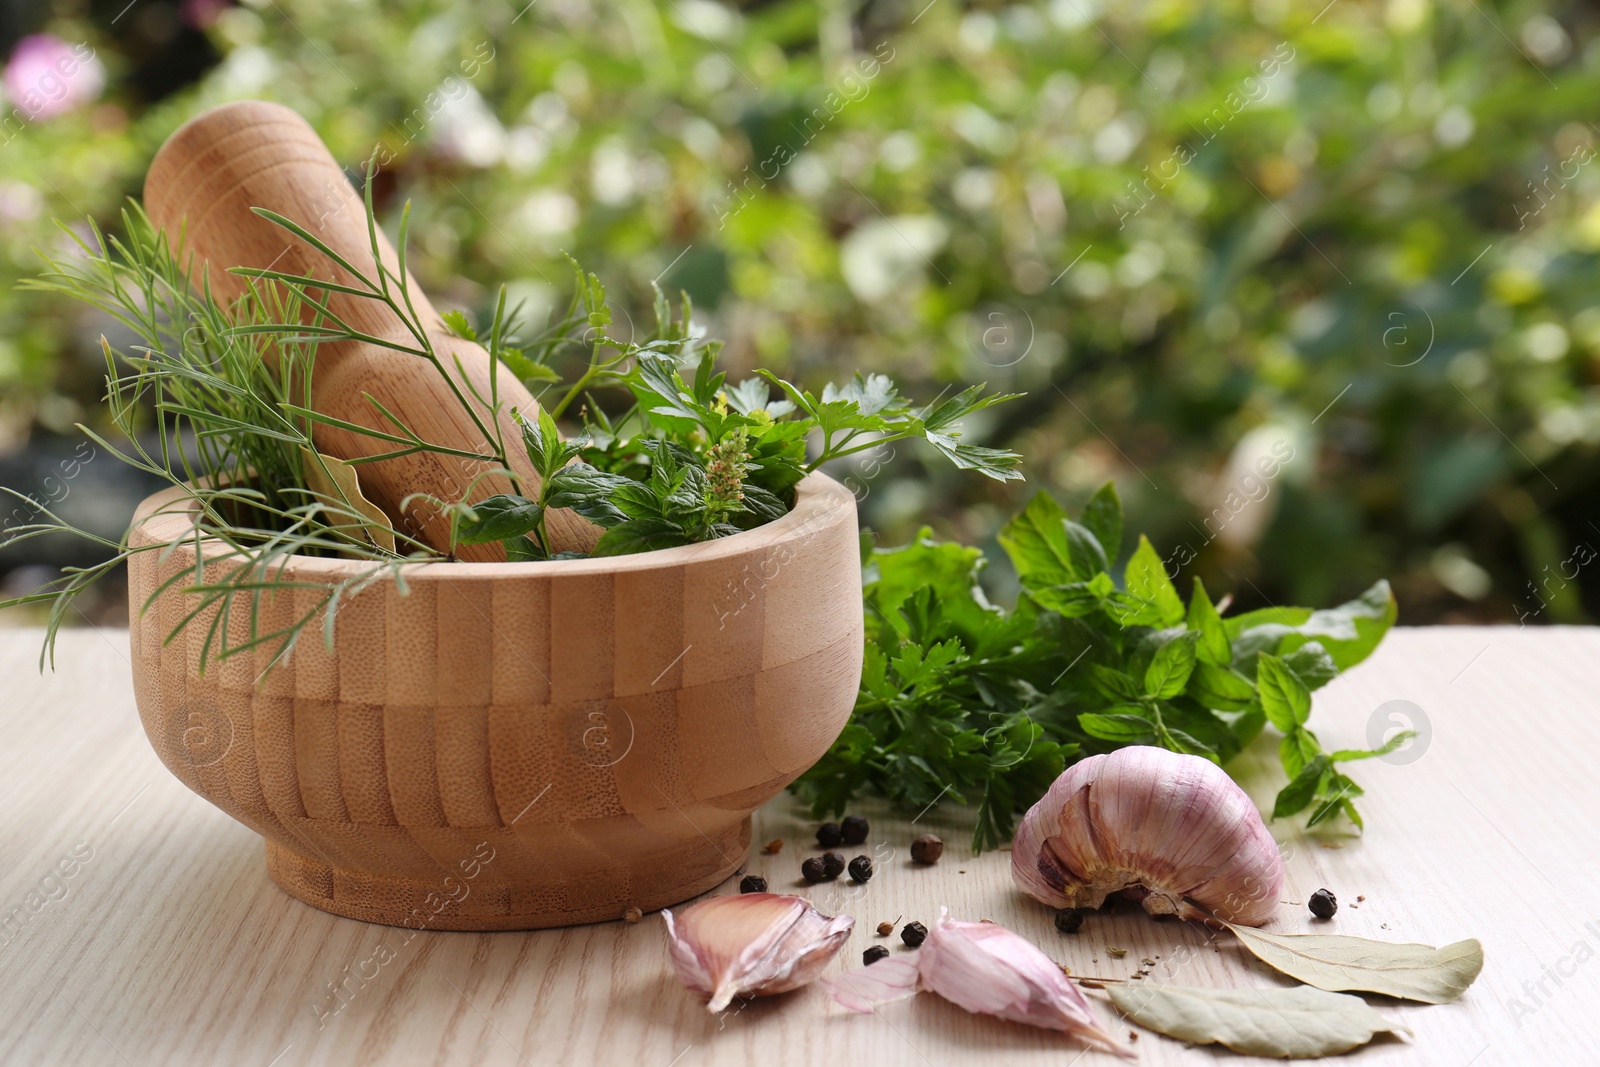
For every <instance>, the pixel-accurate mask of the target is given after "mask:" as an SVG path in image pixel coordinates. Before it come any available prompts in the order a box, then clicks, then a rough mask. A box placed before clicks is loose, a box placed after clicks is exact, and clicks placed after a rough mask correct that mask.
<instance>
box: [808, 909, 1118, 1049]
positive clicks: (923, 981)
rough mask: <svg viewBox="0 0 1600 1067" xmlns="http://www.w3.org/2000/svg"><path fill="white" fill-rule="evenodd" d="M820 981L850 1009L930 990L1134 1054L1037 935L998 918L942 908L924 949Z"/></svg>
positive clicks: (1004, 1016)
mask: <svg viewBox="0 0 1600 1067" xmlns="http://www.w3.org/2000/svg"><path fill="white" fill-rule="evenodd" d="M822 985H823V988H825V989H827V991H828V994H829V995H830V996H832V997H833V999H834V1000H835V1001H837V1002H838V1003H840V1004H842V1005H844V1006H845V1007H846V1008H849V1009H850V1010H851V1011H857V1012H864V1013H865V1012H873V1011H876V1010H877V1009H878V1008H879V1007H881V1006H883V1005H885V1004H891V1003H893V1002H894V1001H897V1000H904V999H905V998H906V997H909V996H913V995H915V994H916V993H918V992H922V991H924V990H925V991H927V992H929V993H935V994H937V995H939V996H941V997H943V998H944V999H945V1000H948V1001H950V1002H951V1003H952V1004H955V1005H957V1006H959V1007H962V1008H965V1009H966V1010H967V1011H970V1012H974V1013H981V1014H984V1015H993V1016H996V1017H998V1018H1001V1019H1005V1020H1007V1021H1009V1022H1014V1023H1023V1024H1024V1025H1027V1026H1037V1027H1040V1028H1042V1029H1045V1030H1057V1031H1060V1032H1061V1033H1064V1034H1066V1035H1067V1036H1069V1037H1071V1038H1073V1039H1075V1040H1077V1041H1080V1042H1082V1043H1084V1044H1085V1045H1088V1046H1090V1047H1091V1048H1098V1049H1102V1050H1104V1051H1106V1052H1113V1053H1116V1054H1117V1055H1119V1056H1126V1057H1129V1058H1132V1057H1133V1052H1132V1050H1130V1049H1129V1048H1127V1047H1126V1046H1125V1045H1122V1044H1120V1043H1119V1042H1118V1041H1117V1039H1116V1038H1114V1037H1112V1036H1111V1032H1110V1031H1109V1030H1107V1029H1105V1027H1103V1026H1101V1025H1100V1023H1099V1021H1098V1020H1096V1018H1095V1014H1094V1009H1093V1008H1092V1007H1090V1005H1089V1001H1088V1000H1087V999H1085V998H1084V995H1083V994H1082V993H1081V992H1079V990H1078V987H1077V986H1076V985H1074V984H1073V983H1072V981H1071V979H1069V978H1068V977H1067V976H1066V974H1064V973H1063V972H1062V970H1061V967H1060V966H1059V965H1057V964H1056V963H1055V962H1054V961H1053V960H1051V959H1050V957H1049V956H1046V955H1045V954H1044V953H1043V952H1041V951H1039V949H1038V948H1037V947H1035V946H1034V945H1033V943H1032V942H1030V941H1028V940H1027V939H1025V938H1023V937H1022V936H1021V935H1019V934H1015V933H1012V932H1011V931H1010V930H1007V929H1006V928H1005V927H1003V926H997V925H995V924H994V923H989V922H977V923H968V922H956V921H955V920H954V919H952V918H950V909H949V908H940V909H939V921H938V922H937V923H935V924H934V927H933V929H931V930H929V931H928V939H927V940H926V941H924V942H923V943H922V947H921V948H919V949H917V950H915V951H914V952H910V953H907V954H905V955H903V956H896V957H891V958H890V959H886V960H879V961H878V962H877V963H875V964H873V965H872V966H870V967H862V968H861V969H859V970H855V971H849V972H847V973H845V974H841V975H838V976H836V977H834V978H824V979H823V980H822Z"/></svg>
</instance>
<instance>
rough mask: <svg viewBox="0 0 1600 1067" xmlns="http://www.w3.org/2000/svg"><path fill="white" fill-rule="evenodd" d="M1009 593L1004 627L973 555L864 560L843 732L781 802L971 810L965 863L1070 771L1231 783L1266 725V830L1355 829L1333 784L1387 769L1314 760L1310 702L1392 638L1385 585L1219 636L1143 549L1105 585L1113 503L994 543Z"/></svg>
mask: <svg viewBox="0 0 1600 1067" xmlns="http://www.w3.org/2000/svg"><path fill="white" fill-rule="evenodd" d="M1000 542H1001V545H1002V546H1003V547H1004V549H1005V551H1006V553H1007V555H1009V556H1010V558H1011V562H1012V564H1013V566H1014V567H1015V568H1016V571H1017V574H1018V576H1019V577H1020V579H1021V581H1022V586H1023V595H1022V597H1021V599H1020V602H1019V603H1018V605H1017V608H1016V610H1015V611H1006V610H1004V609H1002V608H999V607H996V606H995V605H993V604H991V603H989V602H988V600H987V599H986V598H985V596H984V594H983V591H982V589H981V587H980V586H979V584H978V574H979V571H980V570H981V568H982V567H983V565H984V559H983V554H982V552H981V551H980V550H978V549H976V548H970V547H967V546H963V545H959V544H951V543H948V542H940V541H936V540H934V539H933V537H932V536H931V532H930V531H928V530H923V531H922V532H921V533H920V534H919V535H918V537H917V539H916V540H915V541H913V542H912V543H911V544H909V545H906V546H904V547H901V548H890V549H878V548H870V547H868V548H866V549H864V554H865V559H866V564H865V571H864V574H863V585H864V599H865V606H866V631H867V647H866V659H865V667H864V668H863V671H862V679H861V690H860V693H859V695H858V697H857V701H856V707H855V712H854V714H853V716H852V718H851V721H850V723H849V725H847V726H846V727H845V729H844V732H843V733H842V734H841V735H840V736H839V739H838V740H837V741H836V742H835V743H834V745H833V747H832V748H831V749H830V750H829V751H828V754H827V755H826V756H824V757H823V759H822V760H821V762H819V763H818V764H817V765H816V766H815V767H813V768H812V769H811V770H810V771H809V772H807V773H806V774H805V776H803V777H802V778H801V779H800V781H799V782H798V783H796V785H795V788H796V790H797V791H799V792H800V793H801V795H802V796H804V797H806V798H807V799H809V800H810V801H811V803H812V805H813V807H814V809H815V811H816V813H817V814H819V815H820V814H822V813H824V812H835V813H837V812H842V811H843V810H844V808H845V805H846V804H847V803H848V801H849V800H850V798H851V797H853V796H854V795H856V794H857V793H858V792H860V791H862V790H866V789H872V790H875V791H877V792H880V793H883V794H885V795H887V796H889V797H890V798H891V799H893V800H895V801H897V802H901V803H903V804H905V805H907V806H911V807H914V808H922V807H926V806H928V805H931V804H933V803H936V802H939V801H941V800H951V801H954V802H956V803H969V802H976V803H977V805H978V823H977V826H976V828H975V830H974V833H973V847H974V848H977V849H982V848H986V847H994V846H997V845H999V844H1001V843H1003V842H1004V841H1006V840H1008V839H1009V838H1010V836H1011V833H1012V829H1013V826H1014V823H1015V817H1016V815H1017V813H1018V812H1021V811H1024V810H1026V809H1027V807H1028V806H1030V805H1031V804H1033V803H1034V802H1035V801H1036V800H1038V799H1039V797H1040V796H1041V795H1043V793H1044V791H1045V790H1046V789H1047V788H1048V787H1049V785H1050V783H1051V782H1053V781H1054V780H1055V778H1056V777H1057V776H1058V775H1059V774H1060V773H1061V771H1062V770H1063V769H1064V768H1065V766H1066V765H1067V764H1069V763H1071V762H1074V761H1076V760H1078V759H1081V758H1083V757H1084V756H1088V755H1093V754H1095V753H1100V752H1109V751H1112V750H1114V749H1117V748H1121V747H1123V746H1125V745H1159V746H1161V747H1163V748H1167V749H1171V750H1172V751H1174V752H1187V753H1190V754H1193V755H1198V756H1203V757H1205V758H1207V759H1210V760H1212V761H1214V762H1217V763H1221V764H1226V763H1227V761H1228V760H1230V759H1232V758H1233V757H1234V756H1237V755H1238V754H1239V752H1240V751H1241V750H1243V748H1244V747H1245V746H1246V745H1248V744H1250V742H1251V741H1253V740H1255V739H1256V737H1257V736H1259V735H1260V733H1261V732H1262V730H1263V729H1264V728H1265V726H1266V725H1267V724H1269V723H1270V724H1271V725H1272V726H1273V727H1275V728H1276V729H1277V730H1278V731H1279V732H1281V733H1282V734H1283V737H1282V740H1281V741H1280V743H1279V746H1278V749H1279V755H1280V757H1281V759H1282V762H1283V766H1284V769H1285V770H1286V771H1287V773H1288V776H1289V778H1290V781H1289V784H1288V785H1287V786H1286V787H1285V788H1284V789H1283V791H1282V792H1281V793H1279V795H1278V798H1277V803H1276V805H1275V807H1274V810H1273V815H1274V817H1283V816H1288V815H1293V814H1296V813H1298V812H1300V811H1303V810H1305V809H1307V808H1310V809H1311V815H1310V823H1311V824H1312V825H1316V824H1317V823H1321V822H1324V821H1326V820H1328V819H1331V818H1333V817H1335V816H1336V815H1339V814H1341V813H1342V814H1343V815H1345V816H1346V817H1348V818H1349V819H1350V820H1352V821H1353V822H1354V823H1356V824H1357V825H1358V826H1359V825H1360V823H1361V816H1360V814H1359V813H1358V812H1357V810H1356V807H1355V804H1354V798H1355V797H1358V796H1360V795H1361V789H1360V787H1359V786H1357V785H1356V783H1355V782H1354V781H1352V780H1351V779H1350V778H1349V777H1348V776H1347V775H1346V774H1344V773H1343V772H1342V771H1341V770H1339V765H1340V764H1343V763H1347V762H1350V761H1352V760H1359V759H1366V758H1368V757H1371V756H1376V755H1382V754H1384V753H1386V752H1390V751H1393V750H1394V749H1395V748H1398V747H1399V746H1400V745H1402V744H1404V743H1405V742H1406V741H1407V740H1408V739H1409V737H1410V734H1409V733H1404V734H1399V735H1396V736H1395V737H1394V738H1392V739H1391V740H1390V741H1389V742H1388V743H1387V744H1386V745H1384V746H1383V748H1381V749H1375V750H1339V751H1334V752H1325V751H1323V749H1322V746H1321V744H1320V743H1319V742H1318V740H1317V737H1316V735H1315V734H1314V733H1312V732H1311V730H1310V729H1308V728H1307V726H1306V720H1307V717H1308V716H1309V714H1310V711H1311V693H1312V691H1313V690H1315V689H1317V688H1319V687H1321V686H1323V685H1326V684H1327V683H1328V682H1329V681H1331V680H1332V679H1333V678H1334V677H1335V676H1337V675H1338V674H1339V672H1341V671H1343V670H1346V669H1348V668H1349V667H1351V666H1354V665H1355V664H1357V663H1359V662H1361V661H1362V660H1363V659H1365V658H1366V657H1367V656H1368V655H1369V654H1370V653H1371V652H1372V650H1373V648H1374V647H1376V646H1377V644H1378V642H1379V641H1380V640H1381V639H1382V638H1383V635H1384V634H1385V633H1386V632H1387V631H1388V629H1389V627H1390V626H1391V625H1392V624H1393V622H1394V619H1395V611H1396V609H1395V603H1394V598H1393V597H1392V595H1391V594H1390V592H1389V584H1388V583H1387V582H1384V581H1380V582H1378V583H1377V584H1375V585H1374V586H1372V588H1370V589H1368V590H1367V591H1366V592H1365V593H1363V594H1362V595H1361V596H1360V597H1358V598H1357V599H1355V600H1353V601H1351V602H1349V603H1348V604H1344V605H1342V606H1340V607H1337V608H1332V609H1328V610H1322V611H1312V610H1310V609H1308V608H1265V609H1262V610H1260V611H1252V612H1248V613H1246V614H1243V615H1239V616H1235V617H1233V618H1224V617H1223V615H1222V614H1221V613H1220V612H1219V611H1218V609H1217V607H1216V606H1215V605H1214V604H1213V603H1212V601H1211V598H1210V597H1209V595H1208V594H1207V592H1206V589H1205V586H1204V585H1203V584H1202V583H1201V582H1200V581H1199V580H1198V579H1196V581H1195V583H1194V589H1193V592H1192V594H1191V596H1190V598H1189V602H1188V604H1187V605H1185V604H1184V602H1183V600H1182V598H1181V597H1180V596H1179V595H1178V591H1177V588H1176V587H1175V586H1174V585H1173V583H1172V579H1171V578H1170V577H1169V576H1168V575H1167V571H1166V567H1165V566H1164V564H1163V563H1162V560H1161V557H1160V556H1159V555H1157V553H1156V551H1155V549H1154V548H1153V547H1152V546H1151V544H1150V542H1149V540H1148V539H1146V538H1144V537H1142V536H1141V537H1140V538H1139V542H1138V545H1137V547H1136V548H1135V549H1134V551H1133V554H1132V555H1131V557H1130V558H1129V560H1128V562H1127V564H1126V566H1125V567H1124V568H1123V572H1122V575H1121V578H1120V581H1119V580H1118V579H1116V578H1114V577H1113V575H1112V574H1111V567H1110V561H1112V560H1114V559H1116V558H1117V556H1118V554H1119V551H1120V546H1121V544H1122V505H1121V502H1120V501H1119V499H1118V497H1117V494H1116V490H1115V488H1114V487H1113V486H1111V485H1107V486H1105V487H1104V488H1103V489H1101V490H1100V491H1099V492H1098V493H1096V494H1095V496H1094V497H1093V499H1091V500H1090V502H1089V504H1088V505H1087V506H1086V507H1085V509H1084V511H1083V513H1082V514H1081V515H1080V516H1079V517H1078V519H1077V520H1073V519H1071V518H1069V517H1068V516H1067V515H1066V513H1065V512H1064V511H1063V510H1062V509H1061V507H1060V505H1058V504H1057V503H1056V502H1055V500H1053V499H1052V498H1051V497H1050V496H1049V495H1047V494H1044V493H1041V494H1039V495H1037V496H1035V497H1034V498H1033V500H1032V501H1031V502H1030V503H1029V504H1028V505H1027V507H1026V508H1025V509H1024V510H1023V511H1022V513H1021V514H1019V515H1017V516H1016V517H1015V518H1014V519H1012V520H1011V522H1010V523H1009V524H1007V526H1006V527H1005V529H1004V530H1003V531H1002V532H1001V535H1000Z"/></svg>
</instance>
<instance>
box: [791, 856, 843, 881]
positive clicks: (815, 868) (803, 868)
mask: <svg viewBox="0 0 1600 1067" xmlns="http://www.w3.org/2000/svg"><path fill="white" fill-rule="evenodd" d="M800 877H802V878H804V879H805V880H806V881H808V882H810V883H811V884H812V885H816V884H817V883H818V882H826V881H828V880H829V878H837V877H839V876H838V875H836V874H835V875H830V874H828V868H827V867H826V866H824V865H823V862H822V857H821V856H812V857H811V858H810V859H808V860H806V861H805V862H804V863H802V864H801V865H800Z"/></svg>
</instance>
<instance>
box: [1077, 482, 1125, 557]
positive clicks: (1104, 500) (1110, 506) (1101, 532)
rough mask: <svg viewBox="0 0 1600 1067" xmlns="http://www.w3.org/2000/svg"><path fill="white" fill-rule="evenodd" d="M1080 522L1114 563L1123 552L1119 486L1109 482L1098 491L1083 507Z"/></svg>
mask: <svg viewBox="0 0 1600 1067" xmlns="http://www.w3.org/2000/svg"><path fill="white" fill-rule="evenodd" d="M1078 521H1079V522H1082V523H1083V525H1084V526H1086V527H1088V529H1089V532H1090V533H1092V534H1094V538H1095V540H1096V541H1099V542H1100V547H1101V548H1103V549H1105V553H1106V557H1107V558H1108V559H1110V560H1112V561H1113V562H1115V561H1116V558H1117V556H1118V555H1120V554H1121V552H1122V500H1121V499H1120V498H1119V497H1118V496H1117V484H1116V483H1115V482H1107V483H1106V484H1105V485H1102V486H1101V487H1100V488H1099V489H1098V490H1096V492H1095V494H1094V496H1092V497H1090V498H1089V502H1088V503H1087V504H1085V505H1084V506H1083V514H1082V515H1081V516H1080V517H1079V520H1078Z"/></svg>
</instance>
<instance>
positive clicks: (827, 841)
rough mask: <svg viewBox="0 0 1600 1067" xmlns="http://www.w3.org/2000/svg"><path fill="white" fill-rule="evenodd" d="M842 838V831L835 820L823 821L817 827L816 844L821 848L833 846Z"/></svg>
mask: <svg viewBox="0 0 1600 1067" xmlns="http://www.w3.org/2000/svg"><path fill="white" fill-rule="evenodd" d="M843 840H844V831H843V830H841V829H839V824H838V823H836V822H825V823H823V824H822V825H821V826H819V827H817V844H819V845H821V846H822V847H823V848H833V847H834V846H835V845H837V844H839V843H840V842H842V841H843Z"/></svg>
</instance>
